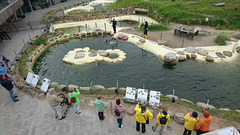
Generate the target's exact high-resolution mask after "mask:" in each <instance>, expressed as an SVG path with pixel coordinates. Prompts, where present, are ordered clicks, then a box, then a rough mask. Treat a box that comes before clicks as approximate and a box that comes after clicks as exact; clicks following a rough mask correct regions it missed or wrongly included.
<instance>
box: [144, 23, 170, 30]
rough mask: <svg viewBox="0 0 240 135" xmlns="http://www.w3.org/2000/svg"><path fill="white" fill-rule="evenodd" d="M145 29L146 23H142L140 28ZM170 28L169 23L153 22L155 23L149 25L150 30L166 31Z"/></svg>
mask: <svg viewBox="0 0 240 135" xmlns="http://www.w3.org/2000/svg"><path fill="white" fill-rule="evenodd" d="M143 29H144V24H141V26H140V30H143ZM169 29H170V28H169V27H168V26H167V25H164V24H153V25H148V30H149V31H164V30H169Z"/></svg>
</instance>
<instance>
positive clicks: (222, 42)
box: [214, 34, 229, 45]
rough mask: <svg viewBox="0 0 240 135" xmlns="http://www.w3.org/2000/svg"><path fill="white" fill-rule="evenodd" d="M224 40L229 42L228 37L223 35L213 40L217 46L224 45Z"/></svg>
mask: <svg viewBox="0 0 240 135" xmlns="http://www.w3.org/2000/svg"><path fill="white" fill-rule="evenodd" d="M226 40H229V37H227V36H226V35H224V34H220V35H218V36H217V37H216V38H215V40H214V42H215V43H217V44H219V45H226Z"/></svg>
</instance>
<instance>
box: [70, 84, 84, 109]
mask: <svg viewBox="0 0 240 135" xmlns="http://www.w3.org/2000/svg"><path fill="white" fill-rule="evenodd" d="M78 95H80V92H79V90H78V89H76V88H74V89H70V93H69V94H68V96H69V98H70V102H71V103H72V104H73V108H74V111H75V113H77V114H80V113H81V112H82V110H79V102H80V101H79V98H78Z"/></svg>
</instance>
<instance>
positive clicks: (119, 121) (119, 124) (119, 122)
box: [117, 119, 123, 128]
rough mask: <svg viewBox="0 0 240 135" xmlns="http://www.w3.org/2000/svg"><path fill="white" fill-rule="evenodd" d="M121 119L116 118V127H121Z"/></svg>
mask: <svg viewBox="0 0 240 135" xmlns="http://www.w3.org/2000/svg"><path fill="white" fill-rule="evenodd" d="M122 120H123V119H117V123H118V127H119V128H121V127H122Z"/></svg>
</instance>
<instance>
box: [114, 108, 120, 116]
mask: <svg viewBox="0 0 240 135" xmlns="http://www.w3.org/2000/svg"><path fill="white" fill-rule="evenodd" d="M114 113H115V115H116V116H120V112H119V111H118V109H117V108H116V109H115V110H114Z"/></svg>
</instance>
